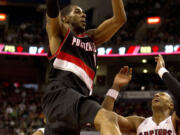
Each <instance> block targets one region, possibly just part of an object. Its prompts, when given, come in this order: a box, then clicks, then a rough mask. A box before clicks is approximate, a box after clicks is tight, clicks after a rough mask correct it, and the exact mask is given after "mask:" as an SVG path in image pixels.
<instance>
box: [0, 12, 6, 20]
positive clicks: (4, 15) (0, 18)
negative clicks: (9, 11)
mask: <svg viewBox="0 0 180 135" xmlns="http://www.w3.org/2000/svg"><path fill="white" fill-rule="evenodd" d="M6 19H7V15H6V14H3V13H0V21H6Z"/></svg>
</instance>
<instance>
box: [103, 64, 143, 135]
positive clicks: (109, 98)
mask: <svg viewBox="0 0 180 135" xmlns="http://www.w3.org/2000/svg"><path fill="white" fill-rule="evenodd" d="M131 78H132V68H129V67H128V66H124V67H123V68H121V70H120V72H119V73H117V74H116V76H115V78H114V82H113V86H112V88H111V89H110V90H109V91H108V92H107V94H106V97H105V99H104V102H103V104H102V107H103V108H105V109H107V110H110V111H112V110H113V108H114V102H115V100H116V98H117V96H118V94H119V91H120V89H121V88H122V87H123V86H125V85H127V84H128V83H129V81H130V80H131ZM143 120H144V118H142V117H139V116H129V117H124V116H121V115H119V116H118V124H119V127H120V130H121V132H124V133H136V130H137V127H138V126H139V125H140V123H141V122H142V121H143Z"/></svg>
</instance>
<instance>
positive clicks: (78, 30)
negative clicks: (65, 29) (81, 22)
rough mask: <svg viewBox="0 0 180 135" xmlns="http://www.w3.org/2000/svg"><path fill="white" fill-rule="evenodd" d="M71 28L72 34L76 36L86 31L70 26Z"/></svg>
mask: <svg viewBox="0 0 180 135" xmlns="http://www.w3.org/2000/svg"><path fill="white" fill-rule="evenodd" d="M69 27H70V30H71V31H72V33H74V34H75V35H79V34H82V33H84V30H82V29H78V28H75V27H72V26H69Z"/></svg>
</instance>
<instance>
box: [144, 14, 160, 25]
mask: <svg viewBox="0 0 180 135" xmlns="http://www.w3.org/2000/svg"><path fill="white" fill-rule="evenodd" d="M160 22H161V18H160V17H159V16H158V17H148V18H147V24H159V23H160Z"/></svg>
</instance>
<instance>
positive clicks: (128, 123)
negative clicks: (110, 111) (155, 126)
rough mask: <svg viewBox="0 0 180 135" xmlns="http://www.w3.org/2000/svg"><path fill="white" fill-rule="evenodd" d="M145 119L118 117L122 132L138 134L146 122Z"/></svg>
mask: <svg viewBox="0 0 180 135" xmlns="http://www.w3.org/2000/svg"><path fill="white" fill-rule="evenodd" d="M144 119H145V118H144V117H139V116H129V117H123V116H120V115H119V117H118V124H119V127H120V130H121V132H123V133H136V130H137V128H138V127H139V125H140V124H141V123H142V122H143V121H144Z"/></svg>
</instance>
